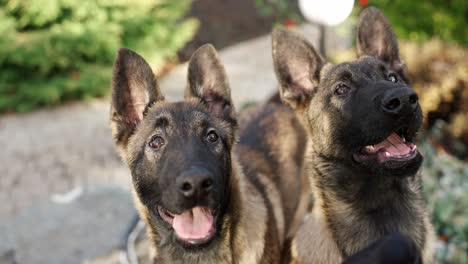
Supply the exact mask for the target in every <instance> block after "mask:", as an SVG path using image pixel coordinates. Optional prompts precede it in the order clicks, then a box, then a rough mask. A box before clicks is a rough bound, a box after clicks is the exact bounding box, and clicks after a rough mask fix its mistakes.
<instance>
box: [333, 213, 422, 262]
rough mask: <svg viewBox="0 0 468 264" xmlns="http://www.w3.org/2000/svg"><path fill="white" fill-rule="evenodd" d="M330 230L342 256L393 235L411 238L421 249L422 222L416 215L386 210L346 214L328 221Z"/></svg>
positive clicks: (419, 216)
mask: <svg viewBox="0 0 468 264" xmlns="http://www.w3.org/2000/svg"><path fill="white" fill-rule="evenodd" d="M414 210H416V209H414ZM338 215H339V214H338ZM333 219H340V220H339V221H334V220H333ZM330 227H331V230H332V233H333V236H334V237H335V240H336V241H337V244H338V248H339V249H340V251H341V252H342V254H343V255H344V256H350V255H352V254H354V253H356V252H358V251H359V250H361V249H363V248H365V247H367V246H368V245H369V244H371V243H372V242H374V241H376V240H379V239H381V238H383V237H385V236H388V235H390V234H393V233H395V232H399V233H402V234H404V235H407V236H409V237H411V238H412V239H413V240H414V241H415V242H416V244H417V245H418V247H419V248H420V249H422V248H423V247H424V236H425V230H424V225H423V219H422V217H421V215H419V214H417V212H405V213H403V212H398V211H386V210H383V211H380V212H369V213H367V214H357V213H356V212H354V213H351V214H347V216H346V217H345V216H344V215H339V216H336V217H335V218H331V219H330Z"/></svg>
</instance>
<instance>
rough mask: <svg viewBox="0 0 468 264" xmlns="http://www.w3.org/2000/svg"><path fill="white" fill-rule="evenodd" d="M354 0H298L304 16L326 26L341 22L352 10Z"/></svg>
mask: <svg viewBox="0 0 468 264" xmlns="http://www.w3.org/2000/svg"><path fill="white" fill-rule="evenodd" d="M353 4H354V0H299V8H300V10H301V12H302V14H303V15H304V17H305V18H306V19H307V20H309V21H311V22H316V23H320V24H323V25H327V26H335V25H337V24H339V23H341V22H343V21H344V20H345V19H346V18H347V17H348V16H349V15H350V14H351V11H352V10H353Z"/></svg>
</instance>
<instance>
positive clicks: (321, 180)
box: [272, 8, 435, 263]
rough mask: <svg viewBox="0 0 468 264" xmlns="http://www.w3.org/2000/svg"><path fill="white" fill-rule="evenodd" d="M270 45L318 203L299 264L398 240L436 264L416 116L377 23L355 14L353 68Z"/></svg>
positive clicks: (297, 253) (304, 232)
mask: <svg viewBox="0 0 468 264" xmlns="http://www.w3.org/2000/svg"><path fill="white" fill-rule="evenodd" d="M272 43H273V60H274V66H275V71H276V76H277V78H278V80H279V83H280V95H281V98H282V100H283V101H284V102H286V103H288V104H289V105H290V106H291V107H292V108H294V110H295V112H296V114H297V116H298V118H299V119H300V120H301V122H302V123H303V125H304V127H305V129H306V130H307V133H308V137H309V140H308V143H307V148H306V153H305V155H306V159H305V164H304V166H305V172H306V173H307V174H308V175H309V179H310V181H311V188H312V192H313V195H314V201H315V204H314V208H313V212H312V214H311V215H310V217H307V218H306V220H305V222H304V224H303V225H302V226H301V227H300V229H299V231H298V232H297V235H296V237H295V238H294V241H293V245H292V249H291V251H292V255H293V257H294V259H295V261H297V262H303V263H340V262H341V261H342V260H343V258H346V257H348V256H351V255H352V254H355V253H356V252H358V251H360V250H362V249H363V248H366V247H367V246H368V245H370V244H372V243H373V242H374V241H377V240H379V239H384V238H385V237H386V236H388V235H390V234H393V233H401V234H403V235H405V236H407V237H409V238H410V239H411V241H413V242H414V243H415V244H416V247H417V250H418V251H419V253H420V255H421V256H422V260H423V262H424V263H432V262H433V258H434V239H435V238H434V231H433V227H432V225H431V223H430V220H429V217H428V214H427V212H426V206H425V202H424V199H423V196H422V191H421V177H420V175H419V174H417V171H418V169H419V167H420V166H421V162H422V159H423V158H422V156H421V154H420V153H419V151H418V149H417V147H416V145H415V143H414V140H415V135H416V133H417V131H418V129H419V128H420V125H421V120H422V114H421V109H420V106H419V103H418V96H417V95H416V93H415V92H414V91H413V90H412V89H411V87H410V86H408V84H407V75H406V71H405V64H404V63H403V61H402V60H401V59H400V55H399V50H398V43H397V39H396V37H395V33H394V32H393V30H392V28H391V26H390V25H389V23H388V21H387V20H386V19H385V17H384V16H383V14H382V13H381V12H380V11H379V10H377V9H375V8H368V9H366V10H364V11H363V13H362V14H361V17H360V22H359V25H358V28H357V51H358V57H359V58H358V59H357V60H355V61H351V62H346V63H341V64H338V65H331V64H327V63H326V62H325V61H324V60H323V59H322V57H321V56H320V55H319V54H318V53H317V52H316V50H315V49H314V48H313V47H312V46H311V45H310V44H309V43H308V42H307V41H306V40H304V38H302V37H301V36H299V35H298V34H296V33H293V32H289V31H287V30H284V29H277V30H274V32H273V40H272Z"/></svg>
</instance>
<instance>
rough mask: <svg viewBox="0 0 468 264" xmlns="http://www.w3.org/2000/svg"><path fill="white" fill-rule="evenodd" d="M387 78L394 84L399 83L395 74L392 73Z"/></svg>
mask: <svg viewBox="0 0 468 264" xmlns="http://www.w3.org/2000/svg"><path fill="white" fill-rule="evenodd" d="M387 78H388V80H389V81H391V82H392V83H397V82H398V78H397V76H396V74H394V73H390V74H389V75H388V77H387Z"/></svg>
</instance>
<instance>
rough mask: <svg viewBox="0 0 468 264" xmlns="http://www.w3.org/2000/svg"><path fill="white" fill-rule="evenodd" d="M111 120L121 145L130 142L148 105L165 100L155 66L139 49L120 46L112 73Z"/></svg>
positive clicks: (118, 143)
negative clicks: (157, 79) (151, 65)
mask: <svg viewBox="0 0 468 264" xmlns="http://www.w3.org/2000/svg"><path fill="white" fill-rule="evenodd" d="M111 100H112V101H111V112H110V122H111V128H112V135H113V137H114V140H115V142H116V144H117V146H119V147H123V148H124V149H125V146H126V145H127V143H128V139H129V138H130V136H131V135H132V134H133V132H134V130H135V128H136V126H137V125H138V124H139V123H140V121H141V119H142V118H143V115H144V114H145V112H146V111H147V109H148V108H149V107H150V106H151V105H152V104H153V103H155V102H156V101H159V100H164V96H163V95H162V94H161V92H160V91H159V88H158V83H157V81H156V77H155V76H154V73H153V71H152V70H151V67H150V66H149V65H148V63H147V62H146V61H145V60H144V59H143V58H142V57H141V56H140V55H138V54H137V53H135V52H133V51H131V50H128V49H124V48H122V49H119V51H118V54H117V58H116V60H115V63H114V69H113V73H112V98H111Z"/></svg>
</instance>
